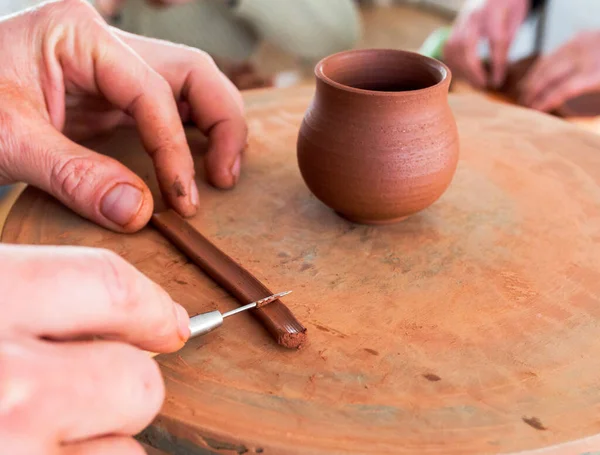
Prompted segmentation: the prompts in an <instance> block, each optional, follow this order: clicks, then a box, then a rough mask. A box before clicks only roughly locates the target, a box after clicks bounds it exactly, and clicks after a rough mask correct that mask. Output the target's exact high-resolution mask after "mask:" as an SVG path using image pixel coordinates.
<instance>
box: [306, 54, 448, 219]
mask: <svg viewBox="0 0 600 455" xmlns="http://www.w3.org/2000/svg"><path fill="white" fill-rule="evenodd" d="M315 75H316V79H317V85H316V93H315V96H314V98H313V100H312V103H311V105H310V107H309V108H308V110H307V112H306V114H305V116H304V120H303V122H302V126H301V128H300V134H299V136H298V164H299V166H300V171H301V173H302V177H303V178H304V181H305V182H306V184H307V186H308V188H309V189H310V190H311V191H312V193H313V194H314V195H315V196H316V197H317V198H318V199H320V200H321V201H322V202H323V203H324V204H326V205H328V206H329V207H331V208H332V209H333V210H335V211H336V212H338V213H339V214H341V215H342V216H343V217H345V218H347V219H349V220H351V221H355V222H358V223H365V224H386V223H393V222H396V221H400V220H402V219H404V218H406V217H408V216H410V215H412V214H414V213H416V212H418V211H420V210H423V209H425V208H426V207H428V206H430V205H431V204H433V203H434V202H435V201H436V200H437V199H438V198H439V197H440V196H441V195H442V194H443V193H444V191H446V189H447V188H448V186H449V185H450V182H451V181H452V177H453V176H454V172H455V171H456V165H457V162H458V149H459V147H458V133H457V129H456V123H455V121H454V117H453V115H452V111H451V110H450V106H449V105H448V88H449V86H450V78H451V75H450V70H449V69H448V68H447V67H446V66H445V65H444V64H443V63H441V62H439V61H437V60H434V59H431V58H428V57H425V56H422V55H420V54H416V53H413V52H407V51H400V50H388V49H366V50H353V51H347V52H341V53H338V54H334V55H331V56H329V57H326V58H325V59H323V60H321V61H320V62H319V63H318V64H317V66H316V68H315Z"/></svg>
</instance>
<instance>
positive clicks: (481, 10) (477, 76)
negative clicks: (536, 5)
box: [444, 0, 530, 88]
mask: <svg viewBox="0 0 600 455" xmlns="http://www.w3.org/2000/svg"><path fill="white" fill-rule="evenodd" d="M529 7H530V3H529V0H502V1H498V0H485V1H481V0H475V1H470V2H468V3H467V5H466V6H465V8H463V10H462V11H461V12H460V14H459V15H458V18H457V19H456V22H455V23H454V27H453V29H452V34H451V35H450V38H449V39H448V41H447V43H446V45H445V47H444V61H445V62H446V64H447V65H448V66H449V67H450V69H451V70H452V71H453V72H454V73H455V74H456V76H458V77H464V78H465V79H467V80H468V81H469V82H470V83H471V84H473V85H474V86H476V87H478V88H485V87H486V86H487V85H491V86H492V87H499V86H500V85H501V84H502V82H503V81H504V78H505V76H506V60H507V56H508V50H509V48H510V45H511V43H512V41H513V39H514V37H515V35H516V33H517V30H518V28H519V26H520V25H521V24H522V23H523V21H524V20H525V17H526V16H527V12H528V10H529ZM485 39H487V41H488V43H489V46H490V60H491V62H490V63H491V75H490V77H489V78H488V76H487V75H486V71H485V69H484V67H483V63H482V62H481V58H480V56H479V53H478V44H479V42H480V40H485Z"/></svg>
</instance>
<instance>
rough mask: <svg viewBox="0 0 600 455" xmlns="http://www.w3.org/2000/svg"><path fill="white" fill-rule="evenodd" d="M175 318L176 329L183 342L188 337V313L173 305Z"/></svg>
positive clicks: (177, 305)
mask: <svg viewBox="0 0 600 455" xmlns="http://www.w3.org/2000/svg"><path fill="white" fill-rule="evenodd" d="M175 316H176V317H177V327H178V330H179V336H180V337H181V339H182V340H183V341H187V339H188V338H189V337H190V316H189V315H188V312H187V311H186V310H185V308H183V307H182V306H181V305H179V304H177V303H176V304H175Z"/></svg>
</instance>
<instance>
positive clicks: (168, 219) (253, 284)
mask: <svg viewBox="0 0 600 455" xmlns="http://www.w3.org/2000/svg"><path fill="white" fill-rule="evenodd" d="M152 225H153V226H154V227H155V228H156V229H158V230H159V231H160V232H161V233H162V234H163V235H164V236H165V237H166V238H167V239H168V240H169V241H170V242H171V243H172V244H173V245H175V246H176V247H177V248H178V249H179V250H180V251H182V252H183V253H185V254H186V255H187V256H188V257H189V258H190V259H191V260H192V261H194V263H195V264H196V265H198V266H199V267H200V268H201V269H202V270H203V271H204V272H205V273H206V274H207V275H208V276H209V277H211V278H212V279H213V280H215V281H216V282H217V283H218V284H219V285H220V286H221V287H223V288H224V289H226V290H227V292H229V293H230V294H231V295H233V296H234V297H235V298H236V299H237V300H238V301H239V302H240V303H241V304H242V305H246V304H248V303H251V302H254V301H256V300H258V299H261V298H263V297H268V296H269V295H272V294H273V293H272V292H271V291H270V290H269V289H267V287H266V286H265V285H264V284H262V283H261V282H260V281H258V279H256V278H255V277H254V276H253V275H252V274H251V273H250V272H248V271H247V270H246V269H244V268H242V267H241V266H240V265H239V264H238V263H237V262H235V261H234V260H233V259H231V258H230V257H229V256H227V255H226V254H225V253H223V252H222V251H221V250H219V249H218V248H217V247H216V246H215V245H213V244H212V243H211V242H210V241H209V240H208V239H206V238H205V237H204V236H203V235H202V234H200V233H199V232H198V231H197V230H196V229H194V228H193V227H192V226H191V225H190V224H189V223H188V222H187V221H186V220H185V219H183V218H182V217H181V216H179V215H178V214H177V213H176V212H174V211H173V210H168V211H166V212H159V213H155V214H154V215H152ZM251 312H252V314H253V315H254V316H255V317H256V318H257V319H258V320H259V321H260V322H261V323H262V324H263V325H264V326H265V328H266V329H267V330H268V331H269V333H270V334H271V335H272V336H273V338H275V340H276V341H277V343H279V344H280V345H281V346H284V347H286V348H290V349H297V348H299V347H300V346H301V345H302V344H303V343H304V342H305V341H306V328H305V327H304V326H303V325H302V324H301V323H300V322H299V321H298V320H297V319H296V317H295V316H294V315H293V313H292V312H291V311H290V310H289V309H288V307H286V306H285V305H284V304H283V303H282V302H281V301H279V300H276V301H275V302H273V303H271V304H269V305H267V306H265V307H263V308H259V309H256V310H251Z"/></svg>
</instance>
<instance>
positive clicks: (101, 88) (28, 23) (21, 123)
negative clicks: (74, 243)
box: [0, 0, 246, 232]
mask: <svg viewBox="0 0 600 455" xmlns="http://www.w3.org/2000/svg"><path fill="white" fill-rule="evenodd" d="M0 48H1V49H2V65H1V66H0V184H5V183H10V182H13V181H25V182H27V183H31V184H33V185H35V186H37V187H39V188H41V189H43V190H45V191H47V192H49V193H51V194H53V195H54V196H55V197H56V198H58V199H59V200H61V201H62V202H63V203H65V204H66V205H68V206H70V207H71V208H72V209H73V210H75V211H77V212H78V213H79V214H81V215H83V216H85V217H87V218H89V219H91V220H93V221H95V222H97V223H99V224H101V225H103V226H105V227H108V228H111V229H114V230H117V231H125V232H132V231H136V230H138V229H140V228H141V227H143V226H144V225H145V224H146V222H147V221H148V219H149V217H150V215H151V213H152V208H153V203H152V198H151V194H150V191H149V189H148V188H147V186H146V185H145V184H144V182H143V181H142V180H141V179H140V178H138V177H137V176H136V175H134V174H133V173H132V172H130V171H129V170H128V169H126V168H125V167H124V166H122V165H121V164H119V163H118V162H117V161H115V160H113V159H110V158H107V157H106V156H102V155H99V154H96V153H93V152H91V151H90V150H88V149H86V148H84V147H81V146H79V145H77V144H75V143H74V142H72V139H77V140H78V139H82V138H84V137H86V136H90V135H92V134H97V133H99V132H103V131H107V130H110V129H112V128H114V127H115V126H117V125H120V124H124V123H131V122H134V123H135V124H137V127H138V130H139V132H140V135H141V138H142V142H143V144H144V147H145V148H146V150H147V151H148V153H149V154H150V156H151V157H152V159H153V161H154V165H155V169H156V174H157V177H158V180H159V183H160V188H161V190H162V192H163V194H164V196H165V198H166V199H167V201H168V203H169V204H170V205H171V206H172V207H173V208H175V209H176V210H177V211H178V212H179V213H181V214H182V215H184V216H188V215H192V214H194V213H195V211H196V208H197V206H198V193H197V190H196V185H195V183H194V166H193V162H192V158H191V154H190V150H189V147H188V144H187V141H186V137H185V134H184V130H183V126H182V121H181V118H180V113H179V111H178V104H177V102H179V108H180V109H181V112H182V114H181V115H182V116H184V117H186V119H185V120H187V117H189V118H190V119H191V120H193V121H194V122H195V124H196V125H197V126H198V127H199V128H200V129H201V130H202V131H203V132H204V133H206V134H207V135H208V136H209V139H210V147H209V152H208V154H207V156H206V159H205V165H206V167H207V176H208V178H209V180H210V181H211V182H212V183H213V184H215V185H216V186H218V187H222V188H228V187H231V186H232V185H234V184H235V182H236V180H237V175H238V174H239V164H240V153H241V150H242V149H243V147H244V145H245V141H246V125H245V122H244V119H243V113H242V102H241V97H240V95H239V92H237V90H236V89H235V88H234V87H233V85H232V84H231V83H230V82H229V81H228V80H227V79H226V77H225V76H224V75H223V74H222V73H221V72H220V71H219V70H218V69H217V68H216V66H215V65H214V63H213V62H212V60H211V59H210V58H209V57H208V56H206V54H204V53H202V52H199V51H195V50H192V49H190V48H187V47H184V46H176V45H171V44H168V43H165V42H161V41H157V40H150V39H146V38H141V37H138V36H134V35H130V34H126V33H123V32H119V31H116V30H115V29H112V28H110V27H109V26H108V25H107V24H106V23H105V22H104V21H103V20H102V19H101V17H100V15H99V14H98V13H97V12H96V11H95V10H94V9H93V8H92V7H91V6H90V5H89V4H87V3H86V2H85V1H84V0H63V1H59V2H53V3H48V4H45V5H44V6H42V7H40V8H39V9H36V10H30V11H26V12H24V13H22V14H21V15H18V16H14V17H12V18H9V19H6V20H4V21H3V22H0ZM176 101H177V102H176ZM63 133H64V134H63Z"/></svg>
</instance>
